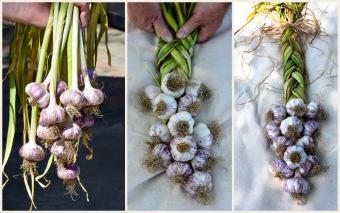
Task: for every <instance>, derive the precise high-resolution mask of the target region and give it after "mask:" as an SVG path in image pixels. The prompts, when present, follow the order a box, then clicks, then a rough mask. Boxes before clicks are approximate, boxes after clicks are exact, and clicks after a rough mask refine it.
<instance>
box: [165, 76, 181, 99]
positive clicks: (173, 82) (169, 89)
mask: <svg viewBox="0 0 340 213" xmlns="http://www.w3.org/2000/svg"><path fill="white" fill-rule="evenodd" d="M161 89H162V91H163V92H164V93H165V94H167V95H171V96H173V97H174V98H179V97H181V96H182V95H183V94H184V91H185V81H184V80H183V78H182V77H181V76H180V74H179V73H177V72H170V73H167V74H166V75H165V76H164V77H163V79H162V82H161Z"/></svg>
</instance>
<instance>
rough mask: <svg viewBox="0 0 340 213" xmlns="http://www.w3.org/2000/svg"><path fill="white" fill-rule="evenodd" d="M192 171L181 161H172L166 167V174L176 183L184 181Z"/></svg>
mask: <svg viewBox="0 0 340 213" xmlns="http://www.w3.org/2000/svg"><path fill="white" fill-rule="evenodd" d="M192 172H193V171H192V169H191V167H190V165H189V164H188V163H182V162H173V163H171V164H170V165H169V166H168V168H167V169H166V175H167V176H168V177H169V178H171V179H172V180H173V181H174V182H176V183H185V180H186V178H187V177H189V175H191V174H192Z"/></svg>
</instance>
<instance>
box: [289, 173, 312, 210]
mask: <svg viewBox="0 0 340 213" xmlns="http://www.w3.org/2000/svg"><path fill="white" fill-rule="evenodd" d="M283 189H284V191H285V192H288V193H290V194H291V195H292V196H293V197H294V198H296V199H298V200H299V202H298V204H299V205H303V204H305V200H304V199H303V195H306V194H308V193H309V191H310V186H309V183H308V182H307V180H305V179H304V178H302V177H294V178H290V179H287V180H285V181H284V182H283Z"/></svg>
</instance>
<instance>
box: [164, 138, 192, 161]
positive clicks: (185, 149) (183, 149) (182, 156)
mask: <svg viewBox="0 0 340 213" xmlns="http://www.w3.org/2000/svg"><path fill="white" fill-rule="evenodd" d="M170 147H171V155H172V158H173V159H174V160H175V161H180V162H186V161H189V160H192V159H193V158H194V157H195V154H196V152H197V147H196V142H195V141H194V140H193V138H192V137H191V136H186V137H183V138H174V139H173V140H172V141H171V143H170Z"/></svg>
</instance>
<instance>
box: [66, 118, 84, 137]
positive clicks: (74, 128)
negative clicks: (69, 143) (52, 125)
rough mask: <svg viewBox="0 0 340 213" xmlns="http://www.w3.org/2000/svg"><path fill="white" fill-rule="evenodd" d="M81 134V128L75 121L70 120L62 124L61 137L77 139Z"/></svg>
mask: <svg viewBox="0 0 340 213" xmlns="http://www.w3.org/2000/svg"><path fill="white" fill-rule="evenodd" d="M81 134H82V131H81V128H80V127H79V126H78V125H77V124H76V123H74V122H72V121H70V122H67V124H66V125H65V126H64V128H63V130H62V133H61V137H62V138H63V139H64V140H78V139H79V138H80V137H81Z"/></svg>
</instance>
